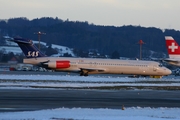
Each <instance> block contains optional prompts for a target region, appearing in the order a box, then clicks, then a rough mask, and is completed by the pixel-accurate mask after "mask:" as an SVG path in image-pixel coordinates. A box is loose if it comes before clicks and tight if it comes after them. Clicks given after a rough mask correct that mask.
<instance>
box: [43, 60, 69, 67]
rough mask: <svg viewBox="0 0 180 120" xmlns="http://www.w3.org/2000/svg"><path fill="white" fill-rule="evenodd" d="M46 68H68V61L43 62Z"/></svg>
mask: <svg viewBox="0 0 180 120" xmlns="http://www.w3.org/2000/svg"><path fill="white" fill-rule="evenodd" d="M45 64H46V65H47V67H48V68H52V69H60V68H69V67H70V61H68V60H61V61H55V62H54V61H53V62H52V61H51V62H48V63H45Z"/></svg>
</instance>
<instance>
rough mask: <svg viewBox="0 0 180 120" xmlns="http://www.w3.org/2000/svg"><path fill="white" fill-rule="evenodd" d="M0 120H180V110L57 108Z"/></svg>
mask: <svg viewBox="0 0 180 120" xmlns="http://www.w3.org/2000/svg"><path fill="white" fill-rule="evenodd" d="M0 120H180V108H148V107H146V108H140V107H131V108H125V110H121V109H108V108H107V109H101V108H99V109H90V108H83V109H82V108H58V109H51V110H40V111H28V112H27V111H26V112H5V113H3V112H2V113H0Z"/></svg>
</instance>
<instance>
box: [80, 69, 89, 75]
mask: <svg viewBox="0 0 180 120" xmlns="http://www.w3.org/2000/svg"><path fill="white" fill-rule="evenodd" d="M80 76H88V72H87V71H83V70H81V72H80Z"/></svg>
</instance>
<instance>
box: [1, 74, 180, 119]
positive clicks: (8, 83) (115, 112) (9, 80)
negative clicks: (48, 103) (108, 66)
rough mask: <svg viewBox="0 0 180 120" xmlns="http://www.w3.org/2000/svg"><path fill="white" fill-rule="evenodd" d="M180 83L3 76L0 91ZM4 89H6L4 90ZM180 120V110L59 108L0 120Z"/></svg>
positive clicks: (3, 116)
mask: <svg viewBox="0 0 180 120" xmlns="http://www.w3.org/2000/svg"><path fill="white" fill-rule="evenodd" d="M179 81H180V80H179V79H173V78H163V79H150V78H127V77H111V76H106V77H104V76H101V77H100V76H99V77H98V76H96V77H95V76H88V77H80V76H71V75H53V76H52V75H0V88H1V89H3V88H4V87H6V88H11V87H17V86H19V85H20V86H21V89H25V88H26V87H29V86H31V85H35V86H51V87H57V86H61V87H79V86H117V85H119V86H120V85H128V86H130V85H133V86H134V85H137V86H138V85H139V86H142V85H146V86H152V85H153V86H165V85H166V86H180V83H179ZM2 86H3V87H2ZM120 119H123V120H132V119H133V120H134V119H138V120H180V108H166V107H164V108H150V107H146V108H141V107H129V108H125V110H121V109H108V108H106V109H102V108H98V109H90V108H58V109H48V110H39V111H24V112H0V120H120Z"/></svg>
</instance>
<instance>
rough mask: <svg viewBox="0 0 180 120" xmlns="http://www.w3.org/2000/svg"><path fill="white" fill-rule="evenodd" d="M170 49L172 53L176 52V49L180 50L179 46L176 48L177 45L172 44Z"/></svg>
mask: <svg viewBox="0 0 180 120" xmlns="http://www.w3.org/2000/svg"><path fill="white" fill-rule="evenodd" d="M168 48H169V49H171V52H175V49H178V46H176V45H175V43H172V44H171V45H170V46H169V47H168Z"/></svg>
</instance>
